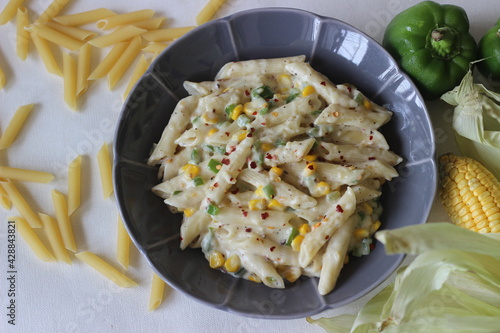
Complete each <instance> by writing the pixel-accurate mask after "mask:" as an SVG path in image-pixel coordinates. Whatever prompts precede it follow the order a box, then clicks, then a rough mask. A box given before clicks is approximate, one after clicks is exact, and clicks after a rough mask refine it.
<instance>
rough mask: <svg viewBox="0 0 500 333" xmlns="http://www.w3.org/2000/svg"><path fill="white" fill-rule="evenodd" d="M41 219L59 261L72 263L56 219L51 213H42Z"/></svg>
mask: <svg viewBox="0 0 500 333" xmlns="http://www.w3.org/2000/svg"><path fill="white" fill-rule="evenodd" d="M39 215H40V220H41V221H42V225H43V230H44V231H45V235H46V236H47V239H48V240H49V244H50V247H51V248H52V252H53V253H54V256H55V257H56V259H57V260H58V261H61V262H65V263H67V264H70V265H71V259H70V258H69V255H68V251H67V250H66V248H65V247H64V242H63V240H62V237H61V233H60V231H59V227H58V226H57V222H56V220H55V219H54V218H53V217H52V216H49V215H46V214H42V213H40V214H39Z"/></svg>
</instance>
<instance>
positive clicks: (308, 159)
mask: <svg viewBox="0 0 500 333" xmlns="http://www.w3.org/2000/svg"><path fill="white" fill-rule="evenodd" d="M317 158H318V157H317V156H316V155H306V156H304V160H306V161H307V162H314V161H316V159H317Z"/></svg>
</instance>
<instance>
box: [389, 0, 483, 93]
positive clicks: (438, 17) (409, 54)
mask: <svg viewBox="0 0 500 333" xmlns="http://www.w3.org/2000/svg"><path fill="white" fill-rule="evenodd" d="M382 44H383V46H384V47H385V49H386V50H387V51H389V53H390V54H391V55H392V56H393V57H394V58H395V60H396V61H397V62H398V64H399V65H400V66H401V67H402V68H403V70H404V71H405V72H406V73H407V74H408V75H409V76H410V77H411V78H412V79H413V81H414V82H415V84H416V85H417V87H418V88H419V90H420V93H421V94H422V96H423V97H424V99H426V100H434V99H437V98H439V97H440V96H441V95H442V94H443V93H445V92H447V91H449V90H452V89H453V88H454V87H455V86H457V85H458V84H460V81H461V80H462V78H463V77H464V75H465V73H467V71H468V70H469V63H470V62H471V61H474V60H476V59H477V44H476V41H475V40H474V38H473V37H472V36H471V34H470V33H469V19H468V17H467V14H466V12H465V11H464V9H463V8H461V7H459V6H455V5H441V4H438V3H435V2H433V1H423V2H420V3H419V4H417V5H415V6H413V7H410V8H408V9H406V10H404V11H402V12H401V13H399V14H397V15H396V16H395V17H394V18H393V19H392V21H391V22H390V23H389V25H388V26H387V28H386V31H385V34H384V39H383V42H382Z"/></svg>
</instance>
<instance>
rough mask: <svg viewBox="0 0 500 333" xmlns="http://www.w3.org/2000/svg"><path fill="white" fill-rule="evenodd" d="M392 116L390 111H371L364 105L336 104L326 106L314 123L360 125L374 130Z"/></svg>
mask: <svg viewBox="0 0 500 333" xmlns="http://www.w3.org/2000/svg"><path fill="white" fill-rule="evenodd" d="M391 116H392V112H390V111H382V112H379V111H373V110H367V109H366V108H365V107H356V108H352V107H351V108H346V107H343V106H341V105H337V104H330V105H329V106H327V107H326V108H325V109H324V110H323V112H321V114H320V115H319V117H318V118H316V120H315V121H314V124H335V125H350V126H356V127H362V128H366V129H369V130H376V129H378V128H379V127H381V126H382V125H384V124H385V123H387V122H388V121H389V120H390V119H391Z"/></svg>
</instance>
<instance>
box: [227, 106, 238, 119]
mask: <svg viewBox="0 0 500 333" xmlns="http://www.w3.org/2000/svg"><path fill="white" fill-rule="evenodd" d="M235 107H236V104H229V105H228V106H226V107H225V109H224V111H225V112H226V114H227V116H228V117H229V118H231V115H232V113H233V111H234V108H235Z"/></svg>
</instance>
